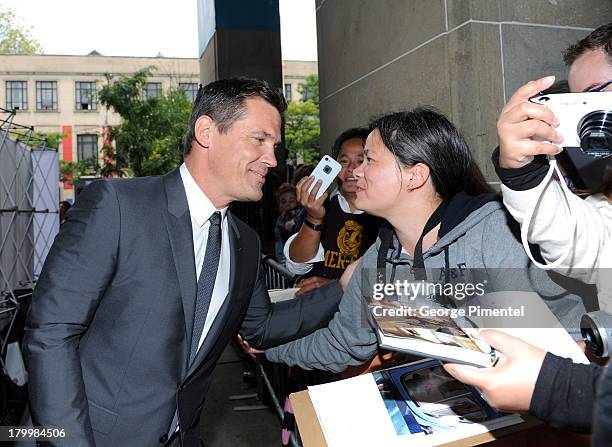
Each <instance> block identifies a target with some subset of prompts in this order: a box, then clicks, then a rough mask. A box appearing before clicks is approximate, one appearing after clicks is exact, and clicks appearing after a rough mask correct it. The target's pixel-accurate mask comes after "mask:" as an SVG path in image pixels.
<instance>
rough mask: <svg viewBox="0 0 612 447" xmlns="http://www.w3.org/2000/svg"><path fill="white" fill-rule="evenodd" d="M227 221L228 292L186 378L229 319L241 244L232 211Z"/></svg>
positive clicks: (207, 351) (198, 364)
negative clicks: (228, 253)
mask: <svg viewBox="0 0 612 447" xmlns="http://www.w3.org/2000/svg"><path fill="white" fill-rule="evenodd" d="M227 223H228V225H227V227H228V232H229V234H228V236H229V243H230V279H229V287H228V294H227V296H226V297H225V300H224V301H223V304H222V305H221V308H220V309H219V312H218V313H217V316H216V317H215V320H214V321H213V324H212V326H211V327H210V330H209V331H208V334H206V337H205V338H204V342H203V343H202V346H200V349H199V350H198V353H197V355H196V358H195V359H194V360H193V363H192V364H191V366H190V367H189V370H188V371H187V375H186V378H187V377H189V376H190V375H191V374H192V373H193V372H194V371H195V370H196V369H197V368H198V366H200V364H201V363H202V361H203V360H204V359H205V358H206V356H207V355H208V353H209V352H210V350H211V349H212V348H213V346H214V345H215V343H216V342H217V339H218V338H219V336H220V335H221V333H222V332H223V329H225V326H226V324H227V322H228V320H229V318H228V312H229V310H230V309H232V301H233V297H235V296H236V293H234V286H235V284H236V271H238V270H239V269H238V268H237V266H238V263H239V262H240V259H241V258H240V256H241V251H242V244H241V242H240V233H239V232H238V227H237V226H236V222H235V221H234V218H233V216H232V213H231V212H229V211H228V213H227Z"/></svg>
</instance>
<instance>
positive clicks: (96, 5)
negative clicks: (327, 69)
mask: <svg viewBox="0 0 612 447" xmlns="http://www.w3.org/2000/svg"><path fill="white" fill-rule="evenodd" d="M314 3H315V2H314V0H279V7H280V16H281V45H282V52H283V59H285V60H317V36H316V20H315V4H314ZM0 7H2V8H11V9H13V10H14V11H15V12H16V13H17V15H18V16H20V17H21V18H22V22H23V23H25V24H26V25H30V26H31V27H32V28H33V29H32V34H33V36H34V37H36V38H37V39H38V41H39V42H40V43H41V44H42V46H43V51H44V52H45V54H75V55H84V54H87V53H89V52H90V51H92V50H94V49H95V50H97V51H98V52H99V53H101V54H103V55H105V56H157V55H158V54H159V53H161V54H162V55H163V56H166V57H195V58H197V57H199V56H200V55H199V54H198V34H197V33H198V31H197V29H198V26H197V0H171V1H168V0H101V1H100V0H97V1H93V0H0Z"/></svg>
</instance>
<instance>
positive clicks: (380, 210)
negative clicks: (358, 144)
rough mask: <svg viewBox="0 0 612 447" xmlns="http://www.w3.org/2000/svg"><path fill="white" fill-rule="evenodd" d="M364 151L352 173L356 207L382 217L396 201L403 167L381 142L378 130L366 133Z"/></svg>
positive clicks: (402, 175)
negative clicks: (361, 158)
mask: <svg viewBox="0 0 612 447" xmlns="http://www.w3.org/2000/svg"><path fill="white" fill-rule="evenodd" d="M364 152H365V158H364V160H363V163H362V164H361V165H360V166H359V167H358V168H356V169H355V170H354V172H353V174H354V175H355V177H357V198H356V199H355V206H356V207H357V208H359V209H360V210H363V211H367V212H368V213H370V214H374V215H376V216H382V217H385V216H386V215H387V214H388V213H389V211H390V210H391V208H392V207H393V205H394V204H395V203H396V202H397V198H398V197H397V196H398V194H399V193H400V191H401V190H402V183H403V178H404V177H405V175H406V173H405V172H402V171H405V169H404V168H400V166H399V164H398V161H397V160H396V159H395V156H394V155H393V154H392V153H391V151H390V150H389V149H387V147H386V146H385V145H384V144H383V142H382V138H381V137H380V132H379V131H378V129H374V130H373V131H372V132H371V133H370V135H368V138H367V140H366V145H365V150H364ZM400 169H401V171H400Z"/></svg>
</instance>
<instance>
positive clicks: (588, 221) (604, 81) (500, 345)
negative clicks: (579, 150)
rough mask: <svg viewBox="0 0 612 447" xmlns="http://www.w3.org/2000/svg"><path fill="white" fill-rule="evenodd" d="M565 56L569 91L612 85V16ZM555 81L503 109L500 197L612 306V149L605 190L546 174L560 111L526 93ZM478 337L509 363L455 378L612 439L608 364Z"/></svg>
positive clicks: (561, 265)
mask: <svg viewBox="0 0 612 447" xmlns="http://www.w3.org/2000/svg"><path fill="white" fill-rule="evenodd" d="M564 57H565V62H566V64H567V66H568V67H569V71H568V82H569V89H570V91H571V92H574V93H579V92H594V91H612V23H609V24H606V25H603V26H601V27H599V28H597V29H596V30H594V31H593V32H592V33H591V34H589V35H588V36H587V37H585V38H584V39H582V40H580V41H578V42H577V43H576V44H574V45H572V46H570V47H569V48H568V49H567V50H566V51H565V53H564ZM553 81H554V78H553V77H546V78H542V79H539V80H536V81H531V82H529V83H528V84H526V85H524V86H523V87H521V88H520V89H519V90H518V91H517V92H516V93H515V94H514V96H512V98H511V99H510V101H509V102H508V103H507V104H506V106H505V107H504V108H503V109H502V111H501V114H500V117H499V120H498V122H497V132H498V135H499V143H500V144H499V146H500V147H499V152H497V151H496V153H494V155H493V162H494V164H495V167H496V170H497V173H498V175H499V177H500V179H501V181H502V193H503V198H504V204H505V206H506V208H507V209H508V210H509V211H510V213H511V214H512V215H513V217H514V218H515V219H516V220H517V221H518V222H519V223H521V224H522V225H526V226H527V228H526V230H528V231H527V239H528V240H529V242H530V243H532V244H537V245H539V247H540V251H541V255H542V257H543V258H544V260H545V262H546V263H549V264H556V267H555V270H556V271H558V272H559V273H562V274H564V275H567V276H571V277H574V278H578V279H580V280H582V281H583V282H585V283H590V284H595V285H596V286H597V289H598V298H599V306H600V308H601V309H602V310H607V311H608V312H610V311H611V310H612V275H610V270H609V269H610V268H612V157H608V158H607V166H606V167H605V169H604V174H603V179H601V180H602V181H601V187H600V188H599V191H596V193H595V194H592V195H590V196H589V197H588V198H587V199H586V200H583V199H581V198H579V197H578V196H575V195H573V194H571V193H569V191H567V190H565V189H564V188H563V186H562V184H561V182H559V181H558V180H556V179H554V178H552V177H551V176H547V173H548V170H549V166H548V161H547V155H556V154H558V153H560V152H561V151H562V150H563V149H562V147H561V146H559V144H562V138H561V135H560V134H559V133H558V132H557V131H556V130H555V127H557V126H558V124H559V117H556V116H555V115H554V114H553V112H552V111H551V110H549V109H548V108H546V107H544V106H541V105H538V104H533V103H531V102H529V101H528V100H529V98H530V97H532V96H534V95H537V94H538V92H541V91H543V90H545V89H547V88H549V87H550V86H551V85H552V83H553ZM611 106H612V104H611ZM538 199H539V201H538ZM566 200H567V205H568V206H566V203H565V201H566ZM531 210H533V215H532V217H531V225H530V224H529V216H530V214H531ZM574 225H575V227H574ZM572 233H573V234H572ZM481 336H482V338H484V340H485V341H487V342H489V343H490V344H491V345H492V346H493V347H495V348H497V349H499V350H500V351H502V352H504V354H506V355H505V357H504V359H503V361H502V362H500V363H499V365H498V366H497V367H495V368H492V369H487V370H478V369H476V368H471V367H467V366H462V365H446V369H447V370H448V371H449V372H450V373H451V374H452V375H453V376H455V377H456V378H457V379H459V380H461V381H463V382H465V383H468V384H471V385H474V386H477V387H478V388H480V389H481V390H483V391H484V394H485V395H486V396H487V399H488V400H489V402H490V403H492V404H493V405H494V406H496V407H497V408H499V409H502V410H509V411H529V412H530V413H532V414H533V415H535V416H537V417H538V418H540V419H542V420H543V421H545V422H548V423H549V424H550V425H552V426H556V427H563V428H567V429H571V430H574V431H578V432H591V431H592V432H593V445H594V446H604V445H605V446H609V445H612V369H611V368H610V367H607V368H602V367H599V366H596V365H577V364H573V363H572V362H571V361H570V360H569V359H562V358H559V357H556V356H554V355H552V354H550V353H546V352H544V351H542V350H540V349H538V348H535V347H533V346H531V345H529V344H527V343H524V342H522V341H520V340H517V339H515V338H513V337H510V336H508V335H505V334H502V333H500V332H496V331H483V332H482V334H481ZM594 402H595V404H594Z"/></svg>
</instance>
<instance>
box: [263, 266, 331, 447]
mask: <svg viewBox="0 0 612 447" xmlns="http://www.w3.org/2000/svg"><path fill="white" fill-rule="evenodd" d="M262 265H263V268H264V269H265V278H266V285H267V286H268V289H285V288H289V287H291V286H292V285H293V284H294V282H295V281H296V279H298V277H297V276H295V275H293V274H292V273H291V272H290V271H289V270H287V269H286V268H285V266H283V265H282V264H279V263H278V262H277V261H275V260H274V258H272V257H271V256H264V257H263V259H262ZM255 369H256V374H257V381H258V390H259V392H260V393H263V394H261V395H260V396H259V399H260V400H261V401H264V402H265V401H270V402H271V404H272V406H273V407H274V409H275V410H276V412H277V414H278V415H279V418H280V419H281V421H282V420H283V418H284V416H285V413H284V403H285V399H286V398H287V397H288V396H289V394H291V393H294V392H297V391H301V390H304V389H306V388H307V387H308V386H310V385H318V384H322V383H327V382H331V381H333V380H336V379H337V378H338V377H337V375H335V374H332V373H329V372H326V371H315V370H313V371H306V370H303V369H301V368H297V367H289V366H287V365H285V364H281V363H272V362H269V361H268V360H266V358H265V356H263V355H257V356H255ZM296 431H297V426H296ZM296 431H293V433H292V435H291V439H290V442H291V445H292V446H294V447H300V446H301V445H302V443H301V441H300V438H299V435H298V434H297V433H296Z"/></svg>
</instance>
